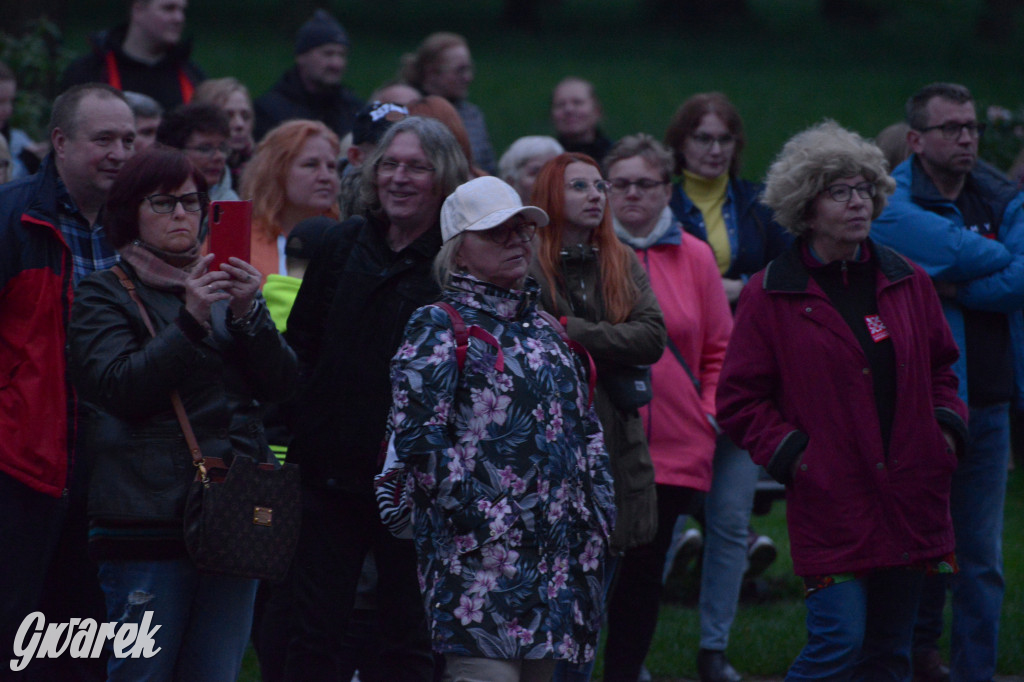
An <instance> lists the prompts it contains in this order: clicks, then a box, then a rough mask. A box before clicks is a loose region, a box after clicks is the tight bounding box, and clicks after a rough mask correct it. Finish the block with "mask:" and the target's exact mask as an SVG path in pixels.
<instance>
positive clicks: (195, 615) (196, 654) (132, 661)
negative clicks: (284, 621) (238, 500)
mask: <svg viewBox="0 0 1024 682" xmlns="http://www.w3.org/2000/svg"><path fill="white" fill-rule="evenodd" d="M99 576H100V586H101V587H102V588H103V593H104V594H105V595H106V601H107V618H108V619H109V620H110V621H116V622H118V623H135V624H139V623H141V622H142V620H143V617H144V615H145V613H146V612H147V611H152V612H153V616H152V620H151V623H150V626H149V631H150V632H152V631H153V630H155V629H156V626H158V625H159V626H160V629H159V630H157V631H156V633H155V634H154V635H153V640H154V641H155V642H156V645H155V646H157V647H160V651H159V652H158V653H157V654H156V656H153V657H152V658H143V657H141V656H140V657H139V658H116V657H114V656H111V657H110V660H109V661H108V662H107V675H108V679H109V680H112V681H116V680H126V681H128V682H144V681H145V682H150V681H152V682H158V681H160V682H162V681H167V682H170V681H171V680H175V681H178V680H180V681H181V682H188V681H190V680H204V682H218V681H220V680H223V682H231V681H232V680H235V679H237V678H238V673H239V671H240V670H241V667H242V656H243V655H244V654H245V647H246V644H247V642H248V641H249V630H250V628H251V626H252V608H253V601H254V600H255V598H256V584H257V581H255V580H247V579H245V578H232V577H228V576H222V575H211V574H207V573H200V572H199V571H198V570H196V568H195V566H194V565H193V564H192V562H191V561H190V560H188V559H171V560H161V561H101V562H100V566H99ZM107 646H108V648H110V647H111V646H112V644H111V643H110V642H108V643H107Z"/></svg>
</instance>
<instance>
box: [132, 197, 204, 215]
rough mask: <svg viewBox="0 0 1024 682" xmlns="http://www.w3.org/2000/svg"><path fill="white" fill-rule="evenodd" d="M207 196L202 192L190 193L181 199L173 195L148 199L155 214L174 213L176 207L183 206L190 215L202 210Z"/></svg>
mask: <svg viewBox="0 0 1024 682" xmlns="http://www.w3.org/2000/svg"><path fill="white" fill-rule="evenodd" d="M205 199H206V195H205V194H203V193H202V192H189V193H188V194H182V195H181V196H180V197H179V196H175V195H173V194H150V195H149V196H148V197H146V200H147V201H149V207H150V208H151V209H153V213H174V207H175V206H176V205H177V204H181V207H182V208H183V209H185V210H186V211H188V212H189V213H195V212H196V211H199V210H202V208H203V202H204V201H205Z"/></svg>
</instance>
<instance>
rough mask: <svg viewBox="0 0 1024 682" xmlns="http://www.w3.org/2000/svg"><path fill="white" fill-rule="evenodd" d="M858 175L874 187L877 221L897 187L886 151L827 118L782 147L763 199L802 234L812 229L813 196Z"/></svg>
mask: <svg viewBox="0 0 1024 682" xmlns="http://www.w3.org/2000/svg"><path fill="white" fill-rule="evenodd" d="M855 175H863V176H864V178H865V179H866V180H868V182H871V183H873V184H874V185H875V189H876V190H877V194H876V195H875V198H874V200H873V201H872V206H873V211H872V213H871V218H872V220H874V219H875V218H877V217H878V216H879V215H880V214H881V213H882V210H883V209H884V208H885V205H886V203H887V197H888V195H890V194H892V193H893V190H895V189H896V182H895V181H894V180H893V179H892V178H891V177H889V173H888V164H887V163H886V160H885V155H884V154H882V150H880V149H879V148H878V147H876V146H875V145H874V144H872V143H871V142H868V141H867V140H865V139H864V138H863V137H861V136H860V135H858V134H857V133H855V132H853V131H851V130H847V129H846V128H843V127H842V126H840V125H839V124H838V123H836V122H835V121H832V120H825V121H823V122H821V123H818V124H817V125H814V126H811V127H810V128H808V129H807V130H804V131H803V132H800V133H797V134H796V135H794V136H793V137H792V138H790V139H789V141H788V142H786V144H785V145H783V147H782V151H781V152H779V155H778V156H777V157H776V158H775V161H773V162H772V165H771V167H770V168H769V169H768V177H767V178H766V179H765V188H764V194H763V195H762V197H761V201H762V202H763V203H764V204H765V205H766V206H768V207H769V208H770V209H772V211H773V212H774V213H775V220H776V222H778V223H779V224H780V225H782V226H783V227H784V228H786V229H787V230H789V231H790V232H792V233H793V234H795V235H797V236H799V235H802V234H804V233H805V232H806V231H807V229H808V227H809V225H808V222H807V221H808V219H809V218H810V217H811V214H810V210H811V204H812V203H813V202H814V199H815V198H816V197H817V196H818V195H819V194H820V193H821V192H823V191H824V190H825V188H826V187H828V186H829V185H830V184H832V183H833V182H834V181H836V180H838V179H840V178H849V177H853V176H855Z"/></svg>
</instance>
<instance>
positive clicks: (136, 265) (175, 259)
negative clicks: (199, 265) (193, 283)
mask: <svg viewBox="0 0 1024 682" xmlns="http://www.w3.org/2000/svg"><path fill="white" fill-rule="evenodd" d="M118 254H120V256H121V258H122V259H123V260H124V261H125V262H126V263H128V264H129V265H131V266H132V268H133V269H134V270H135V272H136V274H138V276H139V279H140V280H142V283H143V284H145V285H146V286H150V287H153V288H154V289H162V290H165V291H173V292H174V293H177V294H180V293H182V292H183V291H185V280H186V279H188V275H189V272H190V271H191V270H192V268H193V267H195V264H196V262H198V261H199V255H200V254H199V242H198V241H197V242H196V243H195V244H193V245H192V246H191V247H190V248H189V249H188V250H186V251H180V252H171V251H162V250H160V249H158V248H156V247H155V246H150V245H149V244H145V243H143V242H141V241H139V240H138V239H136V240H135V241H133V242H131V243H130V244H126V245H125V246H123V247H121V248H120V249H119V250H118Z"/></svg>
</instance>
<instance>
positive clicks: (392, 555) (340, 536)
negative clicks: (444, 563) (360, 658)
mask: <svg viewBox="0 0 1024 682" xmlns="http://www.w3.org/2000/svg"><path fill="white" fill-rule="evenodd" d="M302 494H303V517H302V532H301V534H300V536H299V546H298V549H297V551H296V556H295V560H294V561H293V562H292V569H291V572H290V574H289V578H288V583H287V585H286V589H287V590H288V593H289V595H290V597H291V605H292V609H293V612H292V617H291V618H289V619H288V620H289V621H290V623H291V630H292V631H291V632H290V633H289V634H288V636H287V641H288V653H287V660H286V664H285V679H286V680H294V681H295V682H316V681H319V680H325V681H326V680H330V681H331V682H335V681H336V680H341V679H342V677H343V676H344V674H345V671H349V670H351V669H352V666H353V665H355V664H354V662H353V661H351V660H348V659H349V658H350V657H351V651H350V649H348V648H346V647H344V646H343V642H344V641H345V639H346V634H347V632H348V629H349V623H350V620H351V618H352V614H353V604H354V602H355V595H356V588H357V586H358V583H359V575H360V572H361V570H362V567H363V560H364V559H365V558H366V554H367V552H368V551H369V550H370V549H373V552H374V556H375V557H376V561H377V615H378V632H379V634H380V640H381V654H380V658H379V661H380V663H381V667H382V668H383V669H382V670H381V675H382V678H383V679H388V680H394V681H395V682H405V681H406V680H408V681H409V682H419V681H422V682H429V681H430V680H431V679H432V677H433V669H434V662H433V657H432V655H431V652H430V636H429V633H428V630H427V622H426V612H425V611H424V608H423V598H422V596H421V595H420V591H419V584H418V581H417V579H416V553H415V550H414V548H413V544H412V541H410V540H398V539H396V538H394V537H393V536H392V535H391V534H390V533H389V532H388V531H387V529H386V528H385V527H384V526H383V524H381V522H380V516H379V515H378V511H377V504H376V501H375V500H374V499H373V496H372V495H369V494H368V495H366V496H361V495H357V494H353V493H348V492H343V491H329V490H323V489H319V488H313V487H310V486H304V487H303V490H302ZM349 675H351V673H349Z"/></svg>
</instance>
